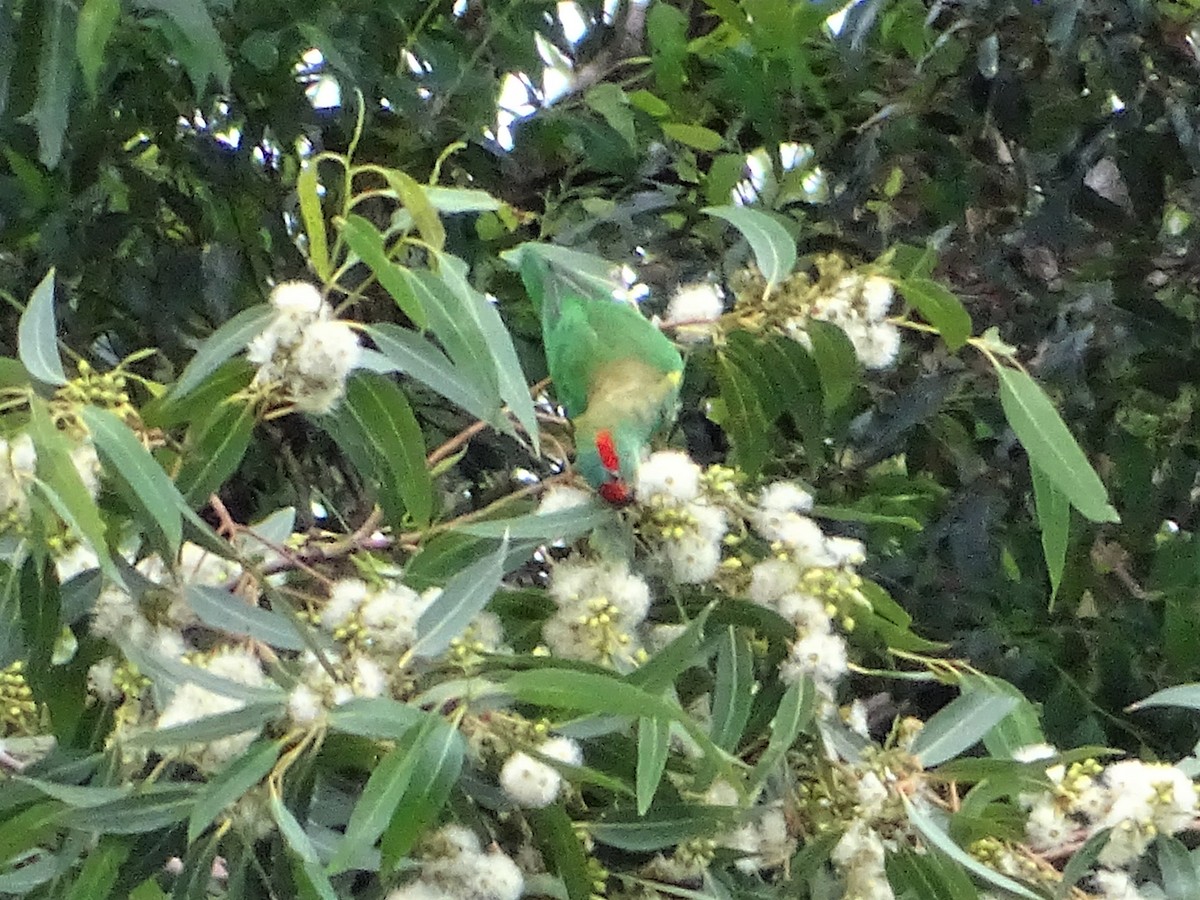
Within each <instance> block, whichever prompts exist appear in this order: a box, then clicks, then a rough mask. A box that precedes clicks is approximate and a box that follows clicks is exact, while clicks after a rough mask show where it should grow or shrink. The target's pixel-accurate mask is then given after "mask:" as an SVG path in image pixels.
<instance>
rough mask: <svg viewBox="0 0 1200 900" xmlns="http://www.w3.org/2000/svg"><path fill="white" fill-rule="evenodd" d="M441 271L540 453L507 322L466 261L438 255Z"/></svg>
mask: <svg viewBox="0 0 1200 900" xmlns="http://www.w3.org/2000/svg"><path fill="white" fill-rule="evenodd" d="M438 272H439V274H440V275H441V276H442V280H443V281H444V282H445V283H446V285H447V286H448V287H449V288H450V290H451V291H452V292H453V293H454V295H455V296H456V297H458V299H459V301H460V304H459V308H460V310H462V311H465V312H469V313H470V314H471V315H472V316H473V317H474V319H475V323H476V326H477V328H478V330H479V333H480V335H482V337H483V341H484V345H485V346H486V348H487V353H488V358H490V359H491V361H492V365H493V366H494V367H495V372H496V384H497V386H498V388H499V391H500V398H501V399H502V400H503V401H504V402H505V403H506V404H507V405H508V408H509V411H510V412H511V413H512V414H513V415H514V416H515V417H516V419H517V421H518V422H520V423H521V427H522V428H524V429H525V434H526V435H527V436H528V438H529V442H530V445H531V446H532V447H533V452H534V453H535V454H536V453H540V452H541V449H540V444H539V442H540V434H541V429H540V428H539V427H538V422H537V415H536V413H535V412H534V408H533V397H532V396H530V393H529V383H528V382H527V381H526V380H525V373H524V372H523V371H522V370H521V361H520V359H519V358H518V357H517V349H516V347H514V346H513V341H512V335H511V334H509V332H508V328H507V327H505V325H504V320H503V319H501V318H500V313H499V311H498V310H497V309H496V307H495V305H494V304H493V303H491V302H490V301H489V300H488V299H487V298H486V297H484V296H483V294H481V293H479V291H477V290H475V289H474V288H473V287H471V285H470V283H469V282H468V281H467V278H466V264H465V263H463V262H462V260H460V259H458V258H457V257H453V256H447V255H445V254H438Z"/></svg>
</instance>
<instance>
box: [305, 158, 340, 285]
mask: <svg viewBox="0 0 1200 900" xmlns="http://www.w3.org/2000/svg"><path fill="white" fill-rule="evenodd" d="M317 166H318V163H317V161H316V160H308V161H306V162H305V163H303V164H302V165H301V167H300V174H299V175H297V176H296V197H297V199H298V200H299V201H300V220H301V221H302V222H303V223H304V234H305V236H306V237H307V238H308V261H309V263H310V264H311V265H312V267H313V271H314V272H316V273H317V277H318V278H320V279H321V281H322V282H328V281H329V276H330V275H332V274H333V267H332V265H331V264H330V260H329V238H328V236H327V235H326V233H325V214H324V213H323V212H322V210H321V190H320V189H321V185H320V178H319V176H320V173H319V172H318V169H317Z"/></svg>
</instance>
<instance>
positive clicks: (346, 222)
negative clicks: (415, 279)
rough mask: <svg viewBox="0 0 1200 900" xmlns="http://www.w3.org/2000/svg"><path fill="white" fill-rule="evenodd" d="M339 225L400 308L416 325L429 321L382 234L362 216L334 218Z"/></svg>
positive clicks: (365, 263)
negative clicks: (385, 243)
mask: <svg viewBox="0 0 1200 900" xmlns="http://www.w3.org/2000/svg"><path fill="white" fill-rule="evenodd" d="M337 226H338V229H339V230H340V231H341V234H342V237H344V238H345V239H346V243H347V244H349V245H350V249H351V250H353V251H354V253H355V255H356V256H357V257H358V258H359V259H361V260H362V261H363V263H364V265H366V266H367V268H369V269H370V270H371V272H372V273H374V275H375V277H376V278H378V279H379V283H380V284H381V285H382V286H383V289H384V290H385V291H387V292H388V293H389V294H390V295H391V297H392V299H393V300H395V301H396V305H397V306H398V307H400V310H401V311H402V312H403V313H404V314H405V315H406V316H408V318H409V319H411V320H412V323H413V324H414V325H416V326H417V327H418V328H424V327H426V325H427V324H428V319H427V318H426V312H425V305H424V304H423V303H422V302H421V299H420V298H419V297H418V296H417V295H416V294H415V293H414V291H413V285H412V282H411V279H410V278H409V277H408V276H409V275H410V273H409V271H408V270H407V269H405V268H404V267H403V266H401V265H399V264H398V263H396V262H394V261H392V259H391V258H389V257H388V254H387V248H386V247H384V245H383V236H382V235H381V234H380V233H379V232H378V231H376V230H375V227H374V226H373V225H372V224H371V223H370V222H368V221H367V220H366V219H364V218H362V217H361V216H354V215H351V216H346V217H345V218H344V219H338V220H337Z"/></svg>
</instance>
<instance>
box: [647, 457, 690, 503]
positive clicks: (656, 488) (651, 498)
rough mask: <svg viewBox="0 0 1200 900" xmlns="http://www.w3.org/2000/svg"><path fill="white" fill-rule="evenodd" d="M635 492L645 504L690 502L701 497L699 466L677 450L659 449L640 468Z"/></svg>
mask: <svg viewBox="0 0 1200 900" xmlns="http://www.w3.org/2000/svg"><path fill="white" fill-rule="evenodd" d="M636 493H637V497H638V500H639V501H641V502H642V503H653V502H655V501H656V500H658V501H666V502H674V503H687V502H689V501H691V500H695V499H697V498H698V497H699V496H700V466H698V465H696V463H694V462H692V458H691V457H690V456H688V455H687V454H686V453H682V452H680V451H678V450H660V451H658V452H657V453H651V454H650V456H649V457H648V458H647V459H646V461H645V462H643V463H642V464H641V465H640V466H639V467H638V473H637V488H636Z"/></svg>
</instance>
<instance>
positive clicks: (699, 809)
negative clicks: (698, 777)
mask: <svg viewBox="0 0 1200 900" xmlns="http://www.w3.org/2000/svg"><path fill="white" fill-rule="evenodd" d="M736 815H737V807H732V806H702V805H700V804H698V803H697V804H688V805H686V806H685V805H674V806H670V807H663V808H662V809H656V810H653V811H651V812H650V813H649V814H648V815H644V816H643V815H636V816H635V815H633V810H629V811H628V812H616V813H612V814H609V815H606V816H604V817H603V818H602V819H599V820H596V821H592V822H588V823H587V831H588V834H590V835H591V836H592V837H593V838H595V839H596V840H597V841H599V842H600V843H602V844H607V845H608V846H610V847H616V848H617V849H618V850H629V851H633V852H636V853H645V852H649V851H652V850H661V849H662V848H663V847H673V846H674V845H676V844H679V843H682V842H683V841H686V840H687V839H688V838H690V837H693V836H695V835H699V834H712V833H715V832H716V831H718V830H720V829H721V828H722V826H725V825H728V824H729V823H730V822H731V821H732V820H733V819H734V818H735V817H736Z"/></svg>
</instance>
